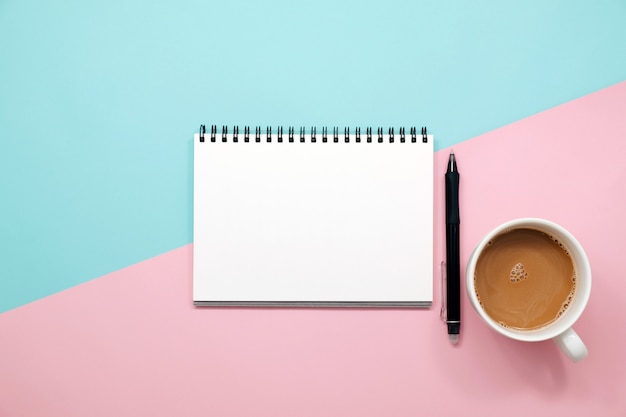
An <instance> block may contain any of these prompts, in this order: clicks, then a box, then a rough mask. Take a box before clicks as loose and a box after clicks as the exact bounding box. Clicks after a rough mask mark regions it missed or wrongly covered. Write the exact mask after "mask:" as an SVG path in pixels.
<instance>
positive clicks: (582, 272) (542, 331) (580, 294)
mask: <svg viewBox="0 0 626 417" xmlns="http://www.w3.org/2000/svg"><path fill="white" fill-rule="evenodd" d="M514 229H535V230H539V231H542V232H544V233H546V234H548V235H551V236H554V237H556V238H557V239H558V240H559V241H560V242H561V243H563V245H564V246H565V247H566V249H567V250H568V251H569V254H570V256H571V258H572V260H573V263H574V269H575V272H576V290H575V293H574V297H573V299H572V302H571V303H570V304H569V307H568V308H567V309H566V310H565V312H564V313H563V314H562V315H561V317H559V318H558V319H557V320H555V321H553V322H551V323H549V324H547V325H546V326H544V327H541V328H539V329H536V330H515V329H511V328H507V327H504V326H502V325H500V324H499V323H498V322H496V321H494V320H493V319H492V318H491V317H490V316H489V315H488V314H487V313H486V312H485V310H484V309H483V308H482V306H481V304H480V302H479V300H478V295H477V294H476V291H475V289H474V275H475V274H474V273H475V269H476V263H477V261H478V258H479V257H480V255H481V253H482V251H483V250H484V249H485V247H486V246H487V245H488V244H489V242H490V241H491V240H492V239H494V238H495V237H496V236H498V235H499V234H502V233H506V232H508V231H511V230H514ZM465 283H466V289H467V295H468V296H469V299H470V301H471V303H472V306H473V307H474V309H475V310H476V312H478V314H479V315H480V317H482V319H483V320H484V321H485V322H486V323H487V324H488V325H489V326H490V327H491V328H492V329H494V330H495V331H497V332H498V333H500V334H502V335H504V336H507V337H510V338H511V339H515V340H520V341H524V342H539V341H543V340H549V339H552V340H554V341H555V342H556V344H557V345H558V346H559V347H560V348H561V350H562V351H563V353H565V355H567V356H568V357H569V358H570V359H571V360H573V361H574V362H578V361H580V360H582V359H584V358H585V357H586V356H587V347H586V346H585V344H584V343H583V341H582V340H581V338H580V337H579V336H578V334H576V332H575V331H574V329H573V328H572V326H573V325H574V323H575V322H576V320H578V318H579V317H580V315H581V314H582V312H583V310H584V309H585V306H586V305H587V301H588V300H589V295H590V293H591V267H590V265H589V260H588V259H587V255H586V254H585V251H584V250H583V247H582V246H581V245H580V243H579V242H578V241H577V240H576V238H574V236H572V234H571V233H569V232H568V231H567V230H565V229H564V228H563V227H561V226H559V225H558V224H556V223H553V222H551V221H548V220H544V219H537V218H522V219H516V220H512V221H509V222H506V223H503V224H501V225H499V226H498V227H496V228H495V229H493V230H491V231H490V232H489V233H487V235H486V236H485V237H484V238H483V239H482V240H481V241H480V243H478V245H477V246H476V248H475V249H474V251H473V252H472V254H471V256H470V258H469V261H468V264H467V269H466V275H465Z"/></svg>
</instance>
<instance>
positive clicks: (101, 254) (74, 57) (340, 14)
mask: <svg viewBox="0 0 626 417" xmlns="http://www.w3.org/2000/svg"><path fill="white" fill-rule="evenodd" d="M624 22H626V3H624V2H623V1H622V0H597V1H594V2H585V1H526V2H501V1H474V2H466V1H462V0H451V1H395V0H386V1H384V2H383V1H380V2H374V1H315V2H313V1H310V2H309V1H302V2H293V1H258V2H255V1H247V2H246V1H229V2H226V1H220V2H205V1H188V0H176V1H152V2H147V1H144V2H140V1H128V0H124V1H120V0H110V1H106V2H101V1H93V0H87V1H55V2H52V1H41V0H40V1H34V0H21V1H16V0H2V1H0V312H2V311H7V310H9V309H12V308H14V307H17V306H19V305H22V304H24V303H27V302H30V301H33V300H35V299H38V298H40V297H43V296H46V295H49V294H52V293H54V292H57V291H60V290H62V289H65V288H69V287H71V286H74V285H77V284H79V283H81V282H85V281H88V280H90V279H93V278H96V277H98V276H101V275H103V274H106V273H109V272H112V271H115V270H117V269H119V268H122V267H125V266H128V265H131V264H133V263H136V262H139V261H142V260H145V259H147V258H150V257H152V256H156V255H159V254H161V253H164V252H166V251H168V250H171V249H174V248H176V247H179V246H181V245H185V244H188V243H191V242H192V177H193V173H192V135H193V133H195V132H197V131H198V127H199V125H200V124H201V123H205V124H208V125H210V124H217V125H220V126H221V125H224V124H225V125H229V126H233V125H240V126H243V125H250V126H256V125H261V126H267V125H272V126H278V125H283V126H292V125H293V126H296V127H299V126H306V127H307V128H309V127H310V126H318V128H319V127H321V126H340V127H342V128H343V126H351V127H352V126H362V127H366V126H384V127H387V126H396V127H399V126H418V127H419V126H422V125H426V126H428V129H429V133H433V134H434V135H435V138H436V142H435V143H436V145H435V146H436V149H442V148H444V147H447V146H450V145H453V144H456V143H459V142H461V141H464V140H467V139H470V138H472V137H474V136H476V135H479V134H481V133H484V132H487V131H489V130H492V129H494V128H497V127H500V126H503V125H505V124H508V123H511V122H513V121H515V120H518V119H521V118H524V117H527V116H529V115H532V114H534V113H537V112H540V111H542V110H545V109H548V108H550V107H553V106H555V105H559V104H561V103H564V102H566V101H569V100H571V99H574V98H577V97H580V96H582V95H585V94H588V93H591V92H593V91H596V90H598V89H601V88H604V87H607V86H610V85H612V84H615V83H617V82H620V81H623V80H626V53H625V46H624V45H626V42H625V41H626V25H624ZM597 146H601V141H600V139H598V144H597Z"/></svg>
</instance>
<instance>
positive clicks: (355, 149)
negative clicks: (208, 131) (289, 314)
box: [193, 134, 433, 307]
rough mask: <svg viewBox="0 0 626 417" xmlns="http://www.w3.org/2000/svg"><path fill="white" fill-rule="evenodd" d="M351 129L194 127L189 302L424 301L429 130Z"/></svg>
mask: <svg viewBox="0 0 626 417" xmlns="http://www.w3.org/2000/svg"><path fill="white" fill-rule="evenodd" d="M374 136H375V135H374ZM349 139H350V140H349V142H348V143H346V142H345V140H344V137H343V135H341V138H340V141H339V142H334V141H333V140H332V138H329V141H328V142H327V143H324V142H322V141H321V137H320V136H319V135H318V137H317V141H316V142H315V143H313V142H312V141H311V136H310V135H308V134H307V135H306V136H305V142H304V143H301V142H300V137H299V136H297V137H296V138H295V139H294V140H295V141H294V142H293V143H290V142H288V140H287V137H286V136H285V138H284V139H283V142H282V143H279V142H277V137H276V135H274V136H273V137H272V141H271V142H268V141H267V137H266V135H262V136H261V141H260V142H256V141H255V138H254V137H251V138H250V142H248V143H246V142H244V141H243V135H239V138H238V142H234V141H233V136H232V134H228V135H227V137H226V141H225V142H223V141H222V136H221V135H217V137H216V139H215V141H214V142H212V141H211V139H210V138H209V135H205V141H204V142H200V137H199V135H198V134H196V135H195V138H194V246H193V299H194V304H196V305H242V306H243V305H252V306H254V305H275V306H374V307H376V306H381V307H411V306H414V307H417V306H430V305H431V303H432V293H433V289H432V283H433V259H432V257H433V137H432V136H430V135H429V136H428V141H427V143H423V142H422V137H421V135H418V137H417V141H416V142H412V141H411V137H410V136H409V135H407V138H406V142H404V143H402V142H400V140H399V135H396V137H395V140H394V141H393V143H390V141H389V136H388V135H384V138H383V139H384V140H383V143H378V139H377V136H375V137H374V138H373V139H372V143H367V142H366V141H365V137H363V138H362V141H361V142H360V143H357V142H356V140H355V137H354V136H352V137H349Z"/></svg>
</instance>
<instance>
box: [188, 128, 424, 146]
mask: <svg viewBox="0 0 626 417" xmlns="http://www.w3.org/2000/svg"><path fill="white" fill-rule="evenodd" d="M206 134H207V133H206V126H205V125H200V132H199V135H198V136H199V139H200V142H204V141H205V138H206ZM229 135H231V139H232V142H234V143H238V142H239V126H233V131H232V134H229V133H228V126H226V125H224V126H222V134H221V139H222V140H221V142H228V137H229ZM409 135H410V136H411V143H416V142H417V137H418V133H417V128H416V127H411V129H410V131H409ZM261 136H262V134H261V126H257V127H256V128H255V140H254V141H255V142H257V143H259V142H261ZM294 136H295V128H294V127H293V126H289V128H288V130H287V142H288V143H294ZM306 136H307V135H306V132H305V128H304V126H302V127H300V142H301V143H304V142H305V141H306ZM309 136H310V142H311V143H317V127H316V126H313V127H311V130H310V134H309ZM399 136H400V143H405V142H406V141H407V135H406V130H405V128H404V127H401V128H400V129H399ZM421 136H422V143H428V132H427V130H426V126H423V127H422V130H421ZM351 137H352V138H354V141H355V142H356V143H361V128H360V127H356V128H355V130H354V134H350V128H349V127H344V130H343V139H344V142H345V143H349V142H350V138H351ZM372 137H373V130H372V128H371V127H367V128H366V129H365V141H366V143H372ZM376 137H377V139H378V140H377V142H378V143H383V142H384V141H385V134H384V133H383V128H382V127H378V128H377V131H376ZM386 137H387V139H388V142H389V143H395V132H394V128H393V127H390V128H389V129H388V131H387V135H386ZM276 138H277V141H278V143H283V127H282V126H278V128H277V131H276ZM265 140H266V141H267V142H268V143H269V142H272V127H271V126H267V128H266V129H265ZM209 141H211V142H216V141H217V125H211V130H210V132H209ZM243 141H244V142H246V143H247V142H250V127H249V126H245V127H244V130H243ZM327 142H328V128H327V127H322V143H327ZM333 143H339V127H336V126H335V127H333Z"/></svg>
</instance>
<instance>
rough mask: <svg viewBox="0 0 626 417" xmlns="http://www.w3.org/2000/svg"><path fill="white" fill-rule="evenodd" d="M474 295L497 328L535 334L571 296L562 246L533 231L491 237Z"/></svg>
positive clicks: (572, 275)
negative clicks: (528, 331)
mask: <svg viewBox="0 0 626 417" xmlns="http://www.w3.org/2000/svg"><path fill="white" fill-rule="evenodd" d="M474 290H475V292H476V295H477V297H478V300H479V302H480V304H481V306H482V307H483V309H484V310H485V311H486V312H487V314H488V315H489V316H490V317H491V318H492V319H493V320H494V321H496V322H497V323H499V324H500V325H501V326H503V327H507V328H511V329H514V330H536V329H540V328H542V327H545V326H547V325H548V324H550V323H552V322H553V321H555V320H557V319H558V318H559V317H560V316H561V315H562V314H563V313H564V312H565V311H566V310H567V308H568V307H569V305H570V304H571V301H572V299H573V297H574V294H575V291H576V271H575V269H574V263H573V261H572V259H571V257H570V255H569V252H568V251H567V249H566V248H565V246H564V245H563V244H562V243H561V242H560V241H559V240H558V239H557V238H555V237H554V236H549V235H547V234H545V233H543V232H541V231H538V230H533V229H514V230H511V231H507V232H505V233H502V234H500V235H498V236H496V237H495V238H494V239H493V240H492V241H490V242H489V243H488V244H487V245H486V246H485V248H484V249H483V251H482V253H481V255H480V257H479V258H478V261H477V263H476V269H475V273H474Z"/></svg>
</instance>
